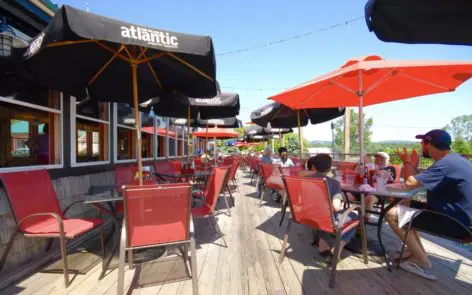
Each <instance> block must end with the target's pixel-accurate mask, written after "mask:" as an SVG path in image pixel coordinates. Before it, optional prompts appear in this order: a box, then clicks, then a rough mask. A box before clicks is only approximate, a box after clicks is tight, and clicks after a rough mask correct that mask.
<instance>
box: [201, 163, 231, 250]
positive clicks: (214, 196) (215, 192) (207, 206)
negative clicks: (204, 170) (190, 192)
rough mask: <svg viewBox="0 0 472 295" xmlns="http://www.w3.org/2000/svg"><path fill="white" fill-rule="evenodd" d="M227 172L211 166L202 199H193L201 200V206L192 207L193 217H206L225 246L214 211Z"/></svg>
mask: <svg viewBox="0 0 472 295" xmlns="http://www.w3.org/2000/svg"><path fill="white" fill-rule="evenodd" d="M227 174H228V169H225V168H213V169H212V170H211V174H210V177H209V179H208V184H207V186H206V188H205V192H204V193H203V199H195V200H196V201H199V202H203V204H202V205H203V206H201V207H198V208H192V216H193V218H206V219H207V220H209V221H210V222H211V223H212V225H213V227H214V228H215V231H216V232H217V233H218V234H219V235H220V236H221V238H222V239H223V242H224V244H225V246H227V244H226V240H225V238H224V236H223V233H222V232H221V229H220V227H219V226H218V222H217V220H216V218H215V214H214V212H215V207H216V202H217V200H218V196H219V195H220V192H221V189H222V188H223V184H224V180H225V177H226V175H227Z"/></svg>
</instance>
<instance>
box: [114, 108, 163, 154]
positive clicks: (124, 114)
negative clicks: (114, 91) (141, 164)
mask: <svg viewBox="0 0 472 295" xmlns="http://www.w3.org/2000/svg"><path fill="white" fill-rule="evenodd" d="M115 112H116V113H115V120H116V124H115V132H116V136H115V138H116V154H115V161H117V162H132V161H136V157H137V150H136V128H135V119H134V109H133V108H132V107H131V106H130V105H128V104H121V103H118V104H115ZM139 116H140V122H141V156H142V158H143V159H148V160H149V159H154V155H155V154H156V152H155V151H156V147H155V143H154V142H155V136H154V124H155V123H154V122H155V121H156V119H155V116H154V115H153V114H144V113H140V114H139Z"/></svg>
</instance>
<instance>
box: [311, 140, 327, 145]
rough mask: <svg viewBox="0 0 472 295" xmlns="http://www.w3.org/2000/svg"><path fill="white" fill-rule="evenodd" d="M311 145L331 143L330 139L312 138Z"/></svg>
mask: <svg viewBox="0 0 472 295" xmlns="http://www.w3.org/2000/svg"><path fill="white" fill-rule="evenodd" d="M310 144H311V145H331V140H313V141H310Z"/></svg>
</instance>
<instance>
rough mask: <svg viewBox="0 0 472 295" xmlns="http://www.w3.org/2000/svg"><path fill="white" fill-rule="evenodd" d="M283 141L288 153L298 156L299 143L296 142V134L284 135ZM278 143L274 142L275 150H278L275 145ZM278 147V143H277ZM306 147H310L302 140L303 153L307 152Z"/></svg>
mask: <svg viewBox="0 0 472 295" xmlns="http://www.w3.org/2000/svg"><path fill="white" fill-rule="evenodd" d="M284 140H285V147H286V148H287V150H288V152H289V153H290V154H294V155H299V154H300V142H299V140H298V134H297V133H289V134H284ZM278 142H279V141H278V140H276V150H277V149H278V146H277V143H278ZM278 145H279V146H280V143H278ZM308 147H310V145H309V142H308V141H307V140H306V139H304V138H303V153H307V152H308V149H307V148H308Z"/></svg>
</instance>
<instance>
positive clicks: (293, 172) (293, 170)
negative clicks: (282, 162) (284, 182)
mask: <svg viewBox="0 0 472 295" xmlns="http://www.w3.org/2000/svg"><path fill="white" fill-rule="evenodd" d="M279 168H280V172H281V173H282V175H284V176H298V173H299V172H300V171H303V170H304V169H303V167H301V166H299V167H281V166H279Z"/></svg>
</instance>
